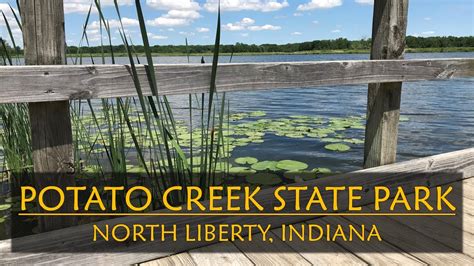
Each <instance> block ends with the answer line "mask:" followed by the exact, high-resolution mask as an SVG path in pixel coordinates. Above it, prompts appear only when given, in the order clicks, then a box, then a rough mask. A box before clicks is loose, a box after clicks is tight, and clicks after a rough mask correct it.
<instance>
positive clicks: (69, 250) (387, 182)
mask: <svg viewBox="0 0 474 266" xmlns="http://www.w3.org/2000/svg"><path fill="white" fill-rule="evenodd" d="M446 173H453V174H454V173H457V175H455V178H457V179H462V178H467V177H471V176H474V148H472V149H467V150H462V151H457V152H451V153H446V154H441V155H436V156H430V157H426V158H421V159H416V160H412V161H407V162H401V163H396V164H393V165H387V166H381V167H376V168H371V169H365V170H360V171H356V172H351V173H346V174H341V175H336V176H332V177H328V178H321V179H316V180H311V181H307V182H302V183H300V184H298V185H301V186H319V187H325V186H348V185H356V184H357V185H360V186H368V187H372V186H376V185H379V186H394V185H397V186H401V187H407V186H409V187H412V186H414V185H427V184H430V185H431V186H437V185H443V184H446V183H449V182H452V180H450V179H448V176H447V175H446ZM274 190H275V188H268V189H265V190H262V191H261V192H260V193H259V194H258V195H257V196H256V197H255V199H256V200H257V201H258V202H260V203H261V204H262V206H263V207H264V208H266V209H268V210H271V209H272V207H273V206H275V204H276V199H275V198H274V197H273V196H272V195H273V193H274ZM311 194H312V193H311V192H310V191H309V192H302V193H301V195H300V200H301V201H302V202H305V201H307V200H308V199H309V198H310V196H311ZM322 196H323V197H325V198H328V194H327V193H322ZM291 199H292V198H291V197H288V201H287V204H288V206H291V205H294V201H291ZM364 199H365V201H361V204H370V203H371V202H370V201H369V200H368V197H367V198H366V197H364ZM224 201H225V199H224V200H223V201H222V202H224ZM339 201H340V203H341V204H340V207H341V211H343V210H345V209H347V206H346V205H345V204H343V203H344V202H347V201H346V200H344V199H343V198H342V197H341V198H340V200H339ZM203 204H204V205H205V206H208V205H209V203H208V202H204V203H203ZM215 204H216V205H218V204H221V203H219V202H215ZM326 204H327V205H328V206H330V205H331V202H330V201H327V203H326ZM157 212H166V211H157ZM314 218H316V217H305V216H285V217H277V218H270V217H266V216H245V217H242V216H233V217H225V216H219V217H206V216H195V217H189V218H187V219H182V218H178V217H160V223H164V224H176V225H177V227H178V228H182V227H184V224H205V223H213V224H219V223H224V224H225V223H246V224H252V223H255V224H257V223H261V224H266V223H271V224H272V225H273V226H277V225H279V224H282V223H286V224H289V223H297V222H302V221H305V220H309V219H314ZM119 223H120V224H127V225H131V224H150V223H156V217H124V218H116V219H112V220H107V221H101V222H97V223H96V224H97V226H103V225H104V224H109V225H110V226H113V225H114V224H119ZM184 234H185V232H184V230H181V231H179V232H178V238H181V239H182V238H183V235H184ZM191 234H195V232H194V231H192V232H191ZM91 239H92V228H91V225H81V226H77V227H72V228H67V229H61V230H60V231H56V232H47V233H43V234H41V235H33V236H27V237H23V238H19V239H15V240H14V241H15V243H16V245H18V246H21V247H22V248H26V249H27V250H29V252H27V251H26V250H24V251H23V252H11V240H9V241H0V263H1V262H4V263H15V262H22V263H48V262H50V261H52V260H54V262H55V263H61V262H64V263H65V262H69V263H71V262H72V261H74V262H78V263H79V262H80V263H82V264H87V263H97V262H104V263H106V262H107V263H114V262H117V263H138V262H143V261H148V260H152V259H157V258H159V257H165V256H169V255H171V254H175V253H179V252H183V251H186V250H189V249H192V248H196V247H199V245H202V243H198V242H187V243H183V242H171V243H167V248H168V249H170V251H160V246H161V247H162V243H161V242H146V243H140V242H137V243H135V242H130V243H126V244H123V243H110V242H105V241H97V242H91ZM18 246H17V247H18ZM172 248H173V251H171V249H172ZM51 250H55V251H57V253H50V252H51ZM92 250H94V251H96V252H95V253H92V252H91V251H92ZM101 251H102V252H104V253H101ZM58 252H64V253H58ZM137 254H139V256H138V255H137ZM66 255H67V256H66Z"/></svg>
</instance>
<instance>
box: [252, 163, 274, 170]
mask: <svg viewBox="0 0 474 266" xmlns="http://www.w3.org/2000/svg"><path fill="white" fill-rule="evenodd" d="M277 163H278V162H275V161H261V162H258V163H254V164H252V169H255V170H257V171H264V170H271V171H277V170H278V168H277V167H276V165H277Z"/></svg>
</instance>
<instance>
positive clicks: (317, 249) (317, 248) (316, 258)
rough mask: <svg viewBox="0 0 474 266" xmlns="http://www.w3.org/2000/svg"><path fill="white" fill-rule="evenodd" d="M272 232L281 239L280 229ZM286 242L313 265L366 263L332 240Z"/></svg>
mask: <svg viewBox="0 0 474 266" xmlns="http://www.w3.org/2000/svg"><path fill="white" fill-rule="evenodd" d="M321 219H322V218H321ZM318 220H319V219H318ZM273 232H274V233H275V234H276V235H277V236H278V237H279V238H280V239H281V230H274V231H273ZM286 243H287V244H288V245H289V246H291V247H292V248H293V249H294V250H297V251H298V252H299V254H300V255H301V256H303V257H304V258H305V259H306V260H307V261H309V262H311V263H312V264H313V265H331V264H335V265H368V263H367V262H366V261H364V260H362V259H361V258H359V257H357V256H355V255H354V254H353V253H351V252H350V251H348V250H346V249H344V248H343V247H341V246H340V245H338V244H337V243H334V242H303V241H289V242H286Z"/></svg>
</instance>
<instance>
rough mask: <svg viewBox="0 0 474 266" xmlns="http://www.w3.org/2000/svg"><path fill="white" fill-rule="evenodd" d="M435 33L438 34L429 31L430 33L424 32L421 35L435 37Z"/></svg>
mask: <svg viewBox="0 0 474 266" xmlns="http://www.w3.org/2000/svg"><path fill="white" fill-rule="evenodd" d="M435 33H436V32H435V31H432V30H429V31H424V32H422V33H421V35H424V36H430V35H433V34H435Z"/></svg>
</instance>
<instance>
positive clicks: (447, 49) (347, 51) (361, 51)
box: [67, 47, 474, 57]
mask: <svg viewBox="0 0 474 266" xmlns="http://www.w3.org/2000/svg"><path fill="white" fill-rule="evenodd" d="M405 52H406V53H453V52H474V47H440V48H407V49H406V50H405ZM369 53H370V50H369V49H336V50H312V51H297V52H236V53H232V52H224V53H220V55H221V56H230V55H233V56H246V55H247V56H250V55H251V56H262V55H317V54H369ZM87 55H88V56H93V57H101V56H102V53H92V54H87ZM136 55H138V56H145V53H137V54H136ZM152 55H153V56H158V57H159V56H212V55H213V53H212V52H203V53H180V52H171V53H152ZM75 56H76V54H74V53H68V54H67V57H75ZM82 56H85V54H83V55H82ZM105 56H110V54H108V53H105ZM114 56H116V57H125V56H127V54H126V53H120V52H119V53H114Z"/></svg>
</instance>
